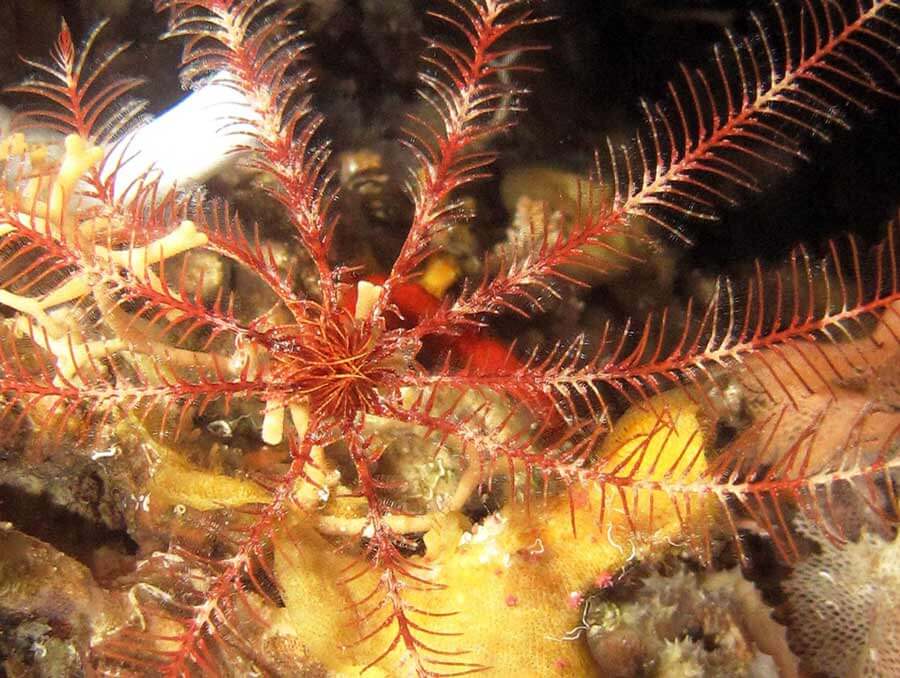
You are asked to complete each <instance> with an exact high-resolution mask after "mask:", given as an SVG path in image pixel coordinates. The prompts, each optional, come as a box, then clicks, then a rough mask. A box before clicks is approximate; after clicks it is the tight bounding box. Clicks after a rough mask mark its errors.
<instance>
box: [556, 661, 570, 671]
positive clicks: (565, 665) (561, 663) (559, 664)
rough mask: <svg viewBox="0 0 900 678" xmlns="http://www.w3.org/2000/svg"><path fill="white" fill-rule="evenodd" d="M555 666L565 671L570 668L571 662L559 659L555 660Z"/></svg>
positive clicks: (558, 669)
mask: <svg viewBox="0 0 900 678" xmlns="http://www.w3.org/2000/svg"><path fill="white" fill-rule="evenodd" d="M553 668H555V669H556V670H557V671H565V670H566V669H567V668H569V662H568V661H567V660H565V659H557V660H556V661H555V662H553Z"/></svg>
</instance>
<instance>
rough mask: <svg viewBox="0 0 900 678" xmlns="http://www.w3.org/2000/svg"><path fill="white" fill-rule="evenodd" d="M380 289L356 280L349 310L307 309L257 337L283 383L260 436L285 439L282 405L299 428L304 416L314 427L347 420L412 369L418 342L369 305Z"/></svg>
mask: <svg viewBox="0 0 900 678" xmlns="http://www.w3.org/2000/svg"><path fill="white" fill-rule="evenodd" d="M381 292H382V288H381V287H380V286H378V285H372V284H371V283H368V282H360V283H359V284H358V286H357V289H356V303H355V309H354V310H353V311H352V312H351V311H350V310H349V309H348V308H343V307H337V308H332V309H329V310H326V309H325V308H322V307H320V306H318V305H314V306H312V307H311V309H310V313H309V316H308V319H305V320H303V321H302V322H297V323H292V324H286V325H279V326H276V327H274V328H272V329H270V330H268V331H267V332H265V333H264V334H263V336H262V342H261V343H263V344H264V345H265V346H266V349H267V350H266V353H267V354H268V360H269V363H270V364H269V372H270V374H271V375H272V377H273V378H274V381H275V382H276V383H279V384H285V385H287V389H286V392H285V394H284V396H283V397H281V398H274V399H272V400H270V401H269V402H268V403H267V407H266V415H265V422H264V424H263V440H264V441H265V442H267V443H269V444H277V443H278V442H280V441H281V439H282V437H283V426H284V421H283V420H284V410H285V406H287V407H288V409H289V411H290V413H291V416H292V419H293V420H294V425H295V427H297V428H298V431H299V432H301V433H302V432H303V431H305V429H306V427H307V425H308V418H310V417H311V418H313V419H314V420H315V421H316V422H318V423H319V426H320V427H322V426H325V427H328V425H329V424H331V425H337V424H339V423H340V422H352V421H355V420H357V418H358V417H361V416H364V415H365V414H366V413H371V412H375V411H377V410H378V407H379V401H380V397H381V396H380V391H381V390H383V389H384V388H385V386H386V385H389V384H392V383H393V384H397V383H398V379H397V377H398V376H399V375H401V374H404V373H406V372H408V371H410V370H415V369H416V362H415V355H416V353H417V352H418V348H419V342H418V341H417V340H415V339H411V338H410V337H409V336H401V335H400V334H398V333H394V332H391V331H386V330H385V325H384V320H383V318H377V319H376V318H372V316H371V310H372V306H373V305H374V303H375V299H377V297H378V295H379V294H381Z"/></svg>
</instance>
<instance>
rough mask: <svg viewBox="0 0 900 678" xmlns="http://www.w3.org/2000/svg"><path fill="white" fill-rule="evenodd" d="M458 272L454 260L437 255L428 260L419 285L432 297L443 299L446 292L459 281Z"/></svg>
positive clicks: (457, 266) (457, 265)
mask: <svg viewBox="0 0 900 678" xmlns="http://www.w3.org/2000/svg"><path fill="white" fill-rule="evenodd" d="M461 272H462V271H461V270H460V267H459V264H458V263H457V262H456V259H454V258H453V257H450V256H443V255H438V256H434V257H432V258H431V259H429V260H428V263H427V264H426V265H425V272H424V273H423V274H422V280H421V285H422V287H424V288H425V290H426V291H427V292H429V293H430V294H431V295H432V296H435V297H437V298H439V299H440V298H441V297H443V296H444V295H445V294H446V293H447V290H448V289H450V287H451V286H452V285H453V284H454V283H455V282H456V281H457V280H458V279H459V275H460V273H461Z"/></svg>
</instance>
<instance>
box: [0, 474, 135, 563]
mask: <svg viewBox="0 0 900 678" xmlns="http://www.w3.org/2000/svg"><path fill="white" fill-rule="evenodd" d="M0 521H7V522H10V523H12V524H13V526H14V527H15V528H16V529H17V530H19V531H20V532H23V533H24V534H27V535H29V536H31V537H34V538H35V539H40V540H41V541H42V542H44V543H46V544H49V545H50V546H52V547H53V548H55V549H57V550H58V551H60V552H62V553H64V554H66V555H67V556H69V557H71V558H74V559H75V560H77V561H79V562H80V563H82V564H84V565H85V566H87V567H88V568H89V569H91V570H92V571H94V574H95V575H96V574H97V572H96V570H97V566H98V554H97V551H98V549H100V548H101V547H105V549H106V550H107V552H108V549H112V550H113V551H114V552H116V553H118V554H120V555H122V556H134V555H135V554H136V553H137V550H138V545H137V544H136V543H135V542H134V541H133V540H132V539H131V537H129V536H128V533H127V532H125V531H124V530H112V529H110V528H108V527H106V526H105V525H102V524H100V523H98V522H95V521H92V520H89V519H88V518H86V517H85V516H82V515H79V514H78V513H75V512H73V511H70V510H68V509H67V508H65V507H64V506H60V505H58V504H56V503H54V502H53V501H52V499H51V498H50V497H49V495H47V494H46V493H42V494H31V493H29V492H26V491H25V490H23V489H21V488H18V487H13V486H11V485H0Z"/></svg>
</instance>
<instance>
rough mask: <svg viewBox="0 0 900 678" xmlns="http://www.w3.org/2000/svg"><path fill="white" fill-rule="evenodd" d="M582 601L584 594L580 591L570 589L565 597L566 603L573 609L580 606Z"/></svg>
mask: <svg viewBox="0 0 900 678" xmlns="http://www.w3.org/2000/svg"><path fill="white" fill-rule="evenodd" d="M583 602H584V596H582V595H581V592H580V591H572V592H571V593H570V594H569V595H568V596H567V597H566V604H567V605H568V606H569V607H570V608H572V609H573V610H576V609H578V608H579V607H581V603H583Z"/></svg>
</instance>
